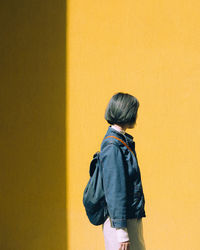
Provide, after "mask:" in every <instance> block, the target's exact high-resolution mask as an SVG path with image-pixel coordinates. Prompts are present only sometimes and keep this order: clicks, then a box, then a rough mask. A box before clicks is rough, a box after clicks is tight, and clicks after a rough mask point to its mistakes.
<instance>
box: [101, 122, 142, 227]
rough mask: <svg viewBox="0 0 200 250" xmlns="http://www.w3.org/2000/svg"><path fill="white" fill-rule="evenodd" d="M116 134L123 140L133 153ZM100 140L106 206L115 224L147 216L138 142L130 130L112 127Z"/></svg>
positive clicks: (124, 223)
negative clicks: (136, 148) (136, 150)
mask: <svg viewBox="0 0 200 250" xmlns="http://www.w3.org/2000/svg"><path fill="white" fill-rule="evenodd" d="M107 136H115V137H118V138H119V139H121V140H123V141H124V142H125V143H126V144H127V145H128V146H129V147H130V148H131V150H132V151H133V153H134V155H133V153H132V152H131V151H130V150H129V149H128V148H127V147H126V146H125V145H124V144H123V143H122V142H120V141H119V140H117V139H115V138H107V139H105V137H107ZM105 137H104V140H103V141H102V143H101V154H100V159H101V168H102V174H103V186H104V192H105V198H106V203H107V209H108V213H109V216H110V218H111V223H112V227H115V228H125V227H127V219H132V218H141V217H146V214H145V210H144V204H145V199H144V194H143V188H142V181H141V175H140V169H139V166H138V161H137V156H136V152H135V142H134V141H133V137H132V136H131V135H129V134H128V133H125V134H122V133H120V132H119V131H117V130H115V129H114V128H112V127H111V126H109V128H108V131H107V133H106V135H105Z"/></svg>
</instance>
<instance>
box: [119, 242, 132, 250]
mask: <svg viewBox="0 0 200 250" xmlns="http://www.w3.org/2000/svg"><path fill="white" fill-rule="evenodd" d="M119 250H130V241H125V242H121V245H120V248H119Z"/></svg>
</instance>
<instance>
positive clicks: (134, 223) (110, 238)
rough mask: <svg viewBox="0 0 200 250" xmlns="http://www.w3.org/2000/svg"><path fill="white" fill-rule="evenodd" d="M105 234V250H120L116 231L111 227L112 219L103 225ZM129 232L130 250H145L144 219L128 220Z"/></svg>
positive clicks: (108, 219)
mask: <svg viewBox="0 0 200 250" xmlns="http://www.w3.org/2000/svg"><path fill="white" fill-rule="evenodd" d="M102 230H103V234H104V241H105V249H106V250H119V248H120V243H119V242H118V241H117V234H116V229H115V228H113V227H111V221H110V217H108V218H107V220H106V221H105V222H104V224H103V225H102ZM127 230H128V235H129V239H130V245H131V246H130V250H145V249H146V248H145V242H144V238H143V225H142V219H128V220H127Z"/></svg>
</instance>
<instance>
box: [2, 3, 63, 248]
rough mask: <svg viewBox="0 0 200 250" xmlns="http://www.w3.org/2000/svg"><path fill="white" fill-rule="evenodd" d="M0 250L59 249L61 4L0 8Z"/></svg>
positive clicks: (61, 189)
mask: <svg viewBox="0 0 200 250" xmlns="http://www.w3.org/2000/svg"><path fill="white" fill-rule="evenodd" d="M0 23H1V38H2V39H1V55H0V65H1V67H0V75H1V85H0V86H1V87H0V115H1V119H0V138H1V140H0V151H1V169H0V183H1V184H0V185H1V187H0V197H1V198H0V199H1V201H0V202H1V206H0V217H1V218H0V220H1V229H0V235H1V239H0V249H2V250H7V249H12V250H19V249H20V250H36V249H37V250H40V249H41V250H45V249H46V250H47V249H48V250H51V249H52V250H65V249H66V124H65V117H66V35H65V34H66V1H65V0H58V1H54V0H49V1H38V0H30V1H25V0H19V1H10V0H8V1H3V2H2V3H1V8H0Z"/></svg>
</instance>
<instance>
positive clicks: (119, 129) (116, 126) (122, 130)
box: [111, 124, 126, 134]
mask: <svg viewBox="0 0 200 250" xmlns="http://www.w3.org/2000/svg"><path fill="white" fill-rule="evenodd" d="M111 127H112V128H114V129H116V130H117V131H119V132H120V133H122V134H125V130H126V128H123V127H121V126H119V125H117V124H114V125H112V126H111Z"/></svg>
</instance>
